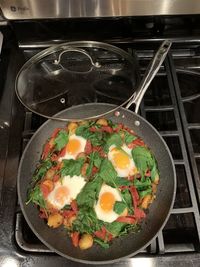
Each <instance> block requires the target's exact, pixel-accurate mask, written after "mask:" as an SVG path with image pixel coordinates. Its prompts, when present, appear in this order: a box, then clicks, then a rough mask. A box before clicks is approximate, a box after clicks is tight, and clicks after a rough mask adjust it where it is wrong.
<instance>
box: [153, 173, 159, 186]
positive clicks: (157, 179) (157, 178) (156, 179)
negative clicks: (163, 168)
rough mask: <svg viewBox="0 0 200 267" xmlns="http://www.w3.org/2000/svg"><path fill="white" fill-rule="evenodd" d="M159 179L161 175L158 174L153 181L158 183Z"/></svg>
mask: <svg viewBox="0 0 200 267" xmlns="http://www.w3.org/2000/svg"><path fill="white" fill-rule="evenodd" d="M159 179H160V178H159V175H158V174H157V175H156V177H155V179H154V181H153V182H154V184H158V183H159Z"/></svg>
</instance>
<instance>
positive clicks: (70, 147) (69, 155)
mask: <svg viewBox="0 0 200 267" xmlns="http://www.w3.org/2000/svg"><path fill="white" fill-rule="evenodd" d="M86 142H87V140H86V139H85V138H83V137H81V136H77V135H75V134H73V135H71V136H70V137H69V141H68V143H67V145H66V147H65V155H64V156H62V157H60V159H59V161H62V160H63V159H76V157H77V155H78V154H79V153H81V152H84V150H85V145H86Z"/></svg>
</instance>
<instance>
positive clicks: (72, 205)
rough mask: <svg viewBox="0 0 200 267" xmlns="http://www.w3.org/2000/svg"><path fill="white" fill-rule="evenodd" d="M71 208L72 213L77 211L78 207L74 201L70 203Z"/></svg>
mask: <svg viewBox="0 0 200 267" xmlns="http://www.w3.org/2000/svg"><path fill="white" fill-rule="evenodd" d="M71 208H72V210H73V211H74V212H77V211H78V205H77V202H76V200H75V199H73V200H72V202H71Z"/></svg>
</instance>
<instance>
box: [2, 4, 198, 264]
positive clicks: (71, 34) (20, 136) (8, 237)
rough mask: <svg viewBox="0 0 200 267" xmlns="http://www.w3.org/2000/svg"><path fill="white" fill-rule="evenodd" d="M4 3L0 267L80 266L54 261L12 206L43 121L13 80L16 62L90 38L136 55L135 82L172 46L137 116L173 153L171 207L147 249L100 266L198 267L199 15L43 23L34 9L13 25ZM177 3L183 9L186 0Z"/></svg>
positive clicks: (19, 64)
mask: <svg viewBox="0 0 200 267" xmlns="http://www.w3.org/2000/svg"><path fill="white" fill-rule="evenodd" d="M8 2H12V3H11V5H12V7H13V8H12V9H10V8H9V10H8V7H7V6H6V1H0V7H1V8H2V14H1V17H0V32H1V34H0V48H1V49H0V203H1V204H0V205H1V207H0V225H1V229H0V240H1V242H0V265H1V266H2V267H7V266H9V267H15V266H55V265H58V266H71V267H73V266H80V267H81V266H86V265H85V264H81V263H77V262H73V261H71V260H68V259H66V258H63V257H61V256H58V255H57V254H55V253H54V252H53V251H50V250H49V248H47V247H46V246H45V245H44V244H42V243H41V241H40V240H39V239H38V238H37V237H36V236H35V235H34V233H33V232H32V231H31V229H30V228H29V226H28V224H27V223H26V220H25V219H24V216H23V213H22V211H21V208H20V205H19V202H18V197H17V186H16V185H17V170H18V165H19V161H20V158H21V156H22V153H23V150H24V149H25V147H26V145H27V143H28V141H29V140H30V138H31V137H32V136H33V134H34V133H35V131H36V130H37V129H38V128H39V127H40V126H41V125H42V124H43V123H44V122H45V121H46V119H45V118H43V117H41V116H39V115H36V114H34V113H32V112H31V111H29V110H27V109H26V108H24V107H23V105H22V104H21V103H20V102H19V100H18V99H17V97H16V94H15V78H16V75H17V73H18V71H19V70H20V68H21V67H22V65H23V64H24V63H25V62H26V61H27V60H29V59H30V58H31V57H32V56H34V55H35V54H37V53H38V52H40V51H41V50H43V49H45V48H48V47H50V46H52V45H55V44H59V43H63V42H70V41H78V40H93V41H101V42H105V43H109V44H112V45H115V46H117V47H119V48H121V49H124V50H125V51H126V52H128V53H129V54H130V55H134V54H136V56H137V58H138V69H139V72H140V75H141V77H142V76H143V74H144V72H145V70H146V68H147V66H148V64H149V62H150V60H151V59H152V57H153V55H154V53H155V51H156V50H157V49H158V47H159V45H160V44H161V42H162V40H165V39H170V40H171V41H172V42H173V44H172V47H171V49H170V51H169V53H168V55H167V57H166V59H165V61H164V63H163V64H162V66H161V68H160V70H159V72H158V74H157V75H156V77H155V78H154V80H153V81H152V83H151V85H150V87H149V89H148V90H147V92H146V94H145V96H144V99H143V101H142V104H141V106H140V111H139V113H140V115H141V116H143V117H144V118H146V119H147V121H149V122H150V123H151V124H152V125H153V126H154V127H155V128H156V129H157V130H158V131H159V133H160V134H161V136H162V137H163V138H164V140H165V141H166V143H167V145H168V147H169V149H170V152H171V154H172V157H173V161H174V164H175V169H176V177H177V191H176V197H175V202H174V206H173V209H172V210H171V212H170V216H169V219H168V221H167V223H166V225H165V226H164V228H163V229H162V230H161V231H160V232H159V233H158V236H157V237H156V239H155V240H153V241H152V242H151V244H150V245H148V247H147V248H144V249H142V251H140V253H138V254H137V255H136V256H134V257H131V258H129V259H123V260H122V261H119V262H117V263H114V264H110V265H109V264H108V265H107V266H111V265H112V266H126V267H129V266H136V267H137V266H147V267H153V266H200V215H199V205H200V179H199V178H200V117H199V104H200V89H199V83H200V17H199V16H198V15H194V14H192V15H191V13H192V11H190V14H189V15H180V14H179V15H176V14H177V10H176V11H174V14H164V16H153V15H152V14H147V15H148V16H141V14H140V13H138V16H137V17H136V16H135V14H133V16H130V14H128V17H127V16H123V15H122V16H120V17H119V15H116V16H114V17H113V16H112V17H111V16H109V17H106V16H99V17H98V18H94V17H93V18H92V17H91V18H88V17H87V18H86V17H84V18H78V16H80V14H79V15H77V16H76V18H70V19H69V18H68V17H65V18H63V16H66V14H64V12H63V13H62V18H60V19H58V16H57V17H54V18H52V16H53V12H51V13H48V14H51V19H49V18H48V16H47V14H46V13H45V14H44V13H42V12H40V13H39V14H40V16H39V17H38V18H37V17H34V16H37V14H38V13H37V12H36V13H35V12H32V13H31V12H30V11H29V14H28V16H26V13H24V12H26V11H23V10H21V11H19V12H21V15H22V16H24V17H22V18H24V20H18V19H19V16H20V13H19V14H18V17H13V18H12V17H10V15H9V14H10V12H11V11H12V12H13V13H15V12H18V11H17V10H19V8H18V9H17V7H16V4H13V3H14V1H8ZM22 2H23V1H22ZM28 2H32V1H28ZM56 2H57V1H56ZM68 2H70V1H68ZM98 2H100V1H98ZM103 2H104V4H105V1H103ZM109 2H110V3H111V2H112V3H114V1H109ZM118 2H120V1H118ZM127 2H128V1H127ZM130 2H131V1H129V3H130ZM133 2H135V1H133ZM144 2H145V1H144ZM147 2H148V1H147ZM149 2H151V1H149ZM165 2H166V1H163V3H165ZM173 2H174V4H175V3H177V2H178V1H173ZM183 2H184V3H185V5H184V8H186V3H189V2H188V1H183ZM120 3H121V4H122V2H120ZM195 3H196V2H195ZM122 5H123V4H122ZM125 6H126V5H125ZM189 6H190V9H191V10H192V9H195V11H196V13H200V11H199V12H198V8H199V6H198V5H197V6H196V7H195V5H192V2H190V5H189ZM14 7H16V9H17V10H16V11H13V10H14V9H15V8H14ZM36 7H37V5H35V7H32V8H35V9H33V10H37V8H36ZM97 7H99V6H96V8H97ZM114 7H115V8H116V6H114ZM114 7H113V9H112V10H115V9H114ZM126 7H127V6H126ZM28 8H31V5H30V6H29V7H28ZM138 8H139V7H138ZM177 8H178V7H177ZM58 9H59V6H57V10H58ZM182 9H183V7H182ZM10 10H11V11H10ZM82 10H83V9H82ZM100 10H103V9H100ZM117 10H118V11H119V7H118V9H117ZM121 10H123V9H121ZM166 10H169V9H166ZM178 10H180V9H178ZM188 10H189V9H188ZM99 12H100V11H99ZM102 12H103V11H102ZM152 12H153V11H152ZM157 12H160V11H157ZM188 12H189V11H188ZM122 13H123V12H122ZM163 13H164V12H163ZM172 13H173V12H172ZM58 14H60V13H59V12H58ZM72 14H73V13H72ZM86 14H87V12H86ZM99 14H101V13H99ZM182 14H185V13H182ZM31 15H33V18H32V19H31V18H30V17H29V16H31ZM43 15H44V18H43V19H42V17H43ZM143 15H146V14H143ZM149 15H151V16H149ZM155 15H158V14H155ZM49 16H50V15H49ZM97 29H98V30H97ZM1 44H2V45H1ZM1 46H2V47H1ZM105 97H107V96H106V95H105ZM112 101H114V100H112ZM74 104H77V103H74ZM158 212H159V211H158ZM88 266H89V265H88ZM99 266H106V265H99Z"/></svg>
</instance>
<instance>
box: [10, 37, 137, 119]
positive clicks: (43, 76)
mask: <svg viewBox="0 0 200 267" xmlns="http://www.w3.org/2000/svg"><path fill="white" fill-rule="evenodd" d="M138 83H139V75H138V67H137V60H136V58H135V57H134V55H133V56H131V55H130V54H128V53H127V52H125V51H124V50H122V49H120V48H118V47H115V46H112V45H109V44H105V43H100V42H94V41H79V42H69V43H65V44H60V45H56V46H53V47H51V48H48V49H46V50H44V51H42V52H40V53H38V54H37V55H35V56H34V57H32V58H31V59H30V60H29V61H27V62H26V63H25V64H24V65H23V67H22V68H21V70H20V71H19V73H18V75H17V78H16V84H15V85H16V94H17V96H18V98H19V99H20V101H21V102H22V104H23V105H24V106H25V107H27V108H28V109H29V110H31V111H32V112H34V113H37V114H39V115H41V116H44V117H46V118H53V119H58V120H64V121H65V120H66V121H70V120H80V118H72V117H70V115H69V116H68V115H66V113H65V117H60V116H59V115H58V116H56V114H57V113H59V112H60V111H62V110H65V109H67V108H69V107H71V106H75V105H80V104H86V103H109V104H115V105H117V107H119V106H122V105H124V104H125V103H126V102H128V100H129V99H130V98H131V96H132V95H133V93H134V91H135V89H136V88H137V86H138ZM117 107H116V108H117ZM113 110H114V107H113V105H111V107H110V110H107V111H106V114H107V113H109V112H112V111H113ZM103 115H105V113H102V112H101V114H100V113H98V111H96V112H95V114H94V116H93V117H90V118H97V117H100V116H103ZM83 117H84V116H83V114H82V116H81V119H90V118H88V117H87V116H86V117H84V118H83Z"/></svg>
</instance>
